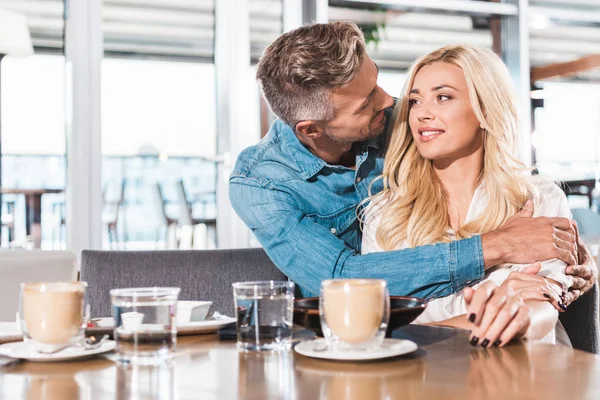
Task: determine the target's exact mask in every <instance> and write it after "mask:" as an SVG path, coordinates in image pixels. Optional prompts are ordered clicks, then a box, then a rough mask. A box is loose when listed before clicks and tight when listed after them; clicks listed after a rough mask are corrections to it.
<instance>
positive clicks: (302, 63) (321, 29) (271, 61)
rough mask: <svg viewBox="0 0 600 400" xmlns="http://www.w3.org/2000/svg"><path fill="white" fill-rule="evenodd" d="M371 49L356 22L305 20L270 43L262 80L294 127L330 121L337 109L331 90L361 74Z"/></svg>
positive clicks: (270, 99)
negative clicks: (301, 123) (332, 99)
mask: <svg viewBox="0 0 600 400" xmlns="http://www.w3.org/2000/svg"><path fill="white" fill-rule="evenodd" d="M365 54H366V53H365V41H364V37H363V33H362V31H361V30H360V29H359V28H358V26H357V25H356V24H355V23H354V22H351V21H336V22H330V23H328V24H312V25H305V26H303V27H301V28H298V29H295V30H293V31H290V32H288V33H285V34H283V35H281V36H280V37H279V38H277V39H276V40H275V41H274V42H273V43H272V44H271V45H270V46H269V47H267V49H266V50H265V52H264V53H263V55H262V57H261V58H260V61H259V62H258V66H257V72H256V79H257V80H258V82H259V83H260V85H261V87H262V90H263V94H264V96H265V99H266V100H267V103H268V104H269V106H270V107H271V110H272V111H273V113H274V114H275V115H277V116H278V117H279V118H280V119H281V120H282V121H283V122H285V123H286V124H288V125H289V126H291V127H292V128H295V127H296V124H297V123H298V122H300V121H305V120H313V121H329V120H331V119H332V118H333V117H334V113H335V110H334V105H333V102H332V101H331V91H332V90H333V89H338V88H341V87H344V86H346V85H348V84H349V83H350V82H351V81H352V80H353V79H354V78H355V77H356V75H357V74H358V71H359V70H360V66H361V64H362V61H363V59H364V58H365Z"/></svg>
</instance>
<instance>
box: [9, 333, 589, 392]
mask: <svg viewBox="0 0 600 400" xmlns="http://www.w3.org/2000/svg"><path fill="white" fill-rule="evenodd" d="M398 333H400V335H402V336H403V337H407V338H408V337H410V338H412V339H413V340H415V341H416V342H417V343H418V344H419V347H420V349H419V350H418V351H417V352H416V353H413V354H411V355H406V356H402V357H398V358H395V359H390V360H386V361H380V362H364V363H347V362H335V361H322V360H317V359H311V358H307V357H304V356H301V355H299V354H297V353H295V352H293V351H292V352H289V353H285V354H280V355H277V354H244V353H238V352H237V350H236V349H235V343H234V342H231V341H219V340H218V338H217V336H216V335H200V336H188V337H180V338H178V349H177V356H176V358H175V361H174V362H173V363H172V365H170V366H163V367H158V368H148V367H135V368H134V367H130V368H128V369H127V368H122V367H117V366H116V365H115V364H113V362H111V361H108V360H106V359H103V358H95V359H91V360H88V361H79V362H69V363H54V364H36V363H27V362H23V363H20V364H17V365H15V366H12V367H7V369H5V370H4V371H2V372H3V373H2V375H0V398H3V399H21V398H22V399H49V400H50V399H61V400H63V399H78V398H80V399H88V398H89V399H94V400H96V399H129V398H134V399H152V398H156V399H218V400H228V399H260V400H263V399H310V400H318V399H334V400H335V399H349V400H353V399H361V400H362V399H367V400H370V399H384V398H386V399H387V398H391V399H460V400H465V399H503V400H504V399H544V400H549V399H561V400H566V399H600V357H598V356H595V355H592V354H589V353H584V352H581V351H577V350H572V349H569V348H566V347H562V346H553V345H548V344H541V343H522V344H515V345H512V346H509V347H507V348H504V349H492V350H489V351H486V350H483V349H481V348H473V347H471V346H470V345H469V344H468V343H467V337H468V335H467V332H465V331H461V330H454V329H449V328H432V327H422V326H409V327H407V328H403V329H401V330H400V331H396V334H398ZM44 396H45V397H44Z"/></svg>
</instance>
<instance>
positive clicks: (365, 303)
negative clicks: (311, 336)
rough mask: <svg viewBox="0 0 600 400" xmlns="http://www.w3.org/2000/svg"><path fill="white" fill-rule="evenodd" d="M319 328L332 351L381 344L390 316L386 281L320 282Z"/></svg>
mask: <svg viewBox="0 0 600 400" xmlns="http://www.w3.org/2000/svg"><path fill="white" fill-rule="evenodd" d="M319 315H320V317H321V329H322V331H323V336H324V337H325V341H326V342H327V347H328V348H331V349H332V350H341V351H346V350H348V351H353V350H368V349H373V348H377V347H379V346H381V343H382V342H383V339H384V338H385V331H386V329H387V326H388V323H389V319H390V294H389V292H388V288H387V283H386V281H384V280H378V279H333V280H326V281H323V282H321V295H320V297H319Z"/></svg>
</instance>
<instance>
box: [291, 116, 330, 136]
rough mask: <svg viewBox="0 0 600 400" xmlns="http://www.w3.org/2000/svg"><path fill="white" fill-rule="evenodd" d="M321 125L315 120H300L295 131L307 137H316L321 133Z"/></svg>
mask: <svg viewBox="0 0 600 400" xmlns="http://www.w3.org/2000/svg"><path fill="white" fill-rule="evenodd" d="M323 131H324V129H323V127H322V126H321V124H319V123H318V122H317V121H310V120H308V121H300V122H298V123H297V124H296V132H298V133H299V134H300V135H302V136H304V137H306V138H307V139H312V140H315V139H318V138H320V137H321V135H322V134H323Z"/></svg>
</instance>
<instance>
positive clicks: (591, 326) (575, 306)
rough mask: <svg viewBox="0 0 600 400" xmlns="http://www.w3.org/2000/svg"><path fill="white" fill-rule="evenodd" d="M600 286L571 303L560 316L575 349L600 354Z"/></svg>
mask: <svg viewBox="0 0 600 400" xmlns="http://www.w3.org/2000/svg"><path fill="white" fill-rule="evenodd" d="M598 317H599V315H598V284H595V285H594V287H592V288H591V289H590V290H589V291H588V292H587V293H586V294H584V295H583V296H581V297H580V298H579V299H577V300H576V301H575V302H573V303H571V305H569V307H568V308H567V311H566V312H564V313H560V314H559V319H560V322H561V323H562V324H563V326H564V328H565V330H566V331H567V335H569V339H571V344H572V345H573V347H574V348H576V349H579V350H583V351H588V352H590V353H595V354H600V326H599V325H598Z"/></svg>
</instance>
